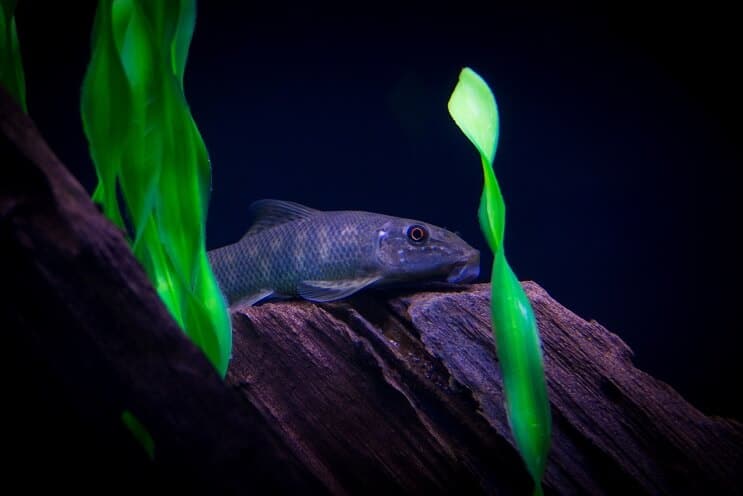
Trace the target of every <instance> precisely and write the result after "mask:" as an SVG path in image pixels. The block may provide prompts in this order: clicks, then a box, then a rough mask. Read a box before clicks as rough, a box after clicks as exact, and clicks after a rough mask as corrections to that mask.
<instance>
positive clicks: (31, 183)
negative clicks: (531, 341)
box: [0, 90, 743, 495]
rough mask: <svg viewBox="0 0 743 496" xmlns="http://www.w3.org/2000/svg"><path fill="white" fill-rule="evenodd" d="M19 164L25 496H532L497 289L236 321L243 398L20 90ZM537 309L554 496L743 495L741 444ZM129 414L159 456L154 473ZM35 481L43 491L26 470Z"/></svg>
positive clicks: (13, 216) (16, 285)
mask: <svg viewBox="0 0 743 496" xmlns="http://www.w3.org/2000/svg"><path fill="white" fill-rule="evenodd" d="M0 164H1V165H2V166H1V167H0V246H1V247H2V257H0V274H2V276H3V284H4V287H5V288H6V295H5V296H4V297H3V298H0V315H1V316H2V330H3V334H4V336H6V337H7V338H9V339H7V340H5V342H4V343H3V351H4V356H5V359H4V360H3V361H2V367H3V370H2V372H3V374H2V376H3V378H4V382H5V384H4V390H3V403H4V405H6V406H4V408H3V414H2V415H3V417H2V421H3V426H5V427H6V430H7V433H6V434H7V435H6V437H4V449H5V452H6V453H11V454H12V455H11V456H12V458H11V461H10V463H9V464H5V465H4V466H3V471H2V473H3V477H4V479H5V482H6V483H8V484H12V482H21V483H23V484H24V487H26V488H36V487H38V486H40V485H46V484H53V485H54V488H55V489H56V490H59V489H61V488H74V489H77V490H78V491H79V490H81V489H82V490H89V491H91V492H92V491H95V492H100V490H101V489H103V490H106V491H109V490H111V489H113V490H116V489H129V490H141V489H144V488H146V489H147V490H148V491H150V490H152V489H153V488H157V487H161V488H163V489H169V490H170V491H171V492H173V491H174V490H176V489H178V490H186V491H188V492H195V491H197V490H205V491H207V492H208V493H209V494H212V493H214V494H221V493H238V492H239V493H241V494H246V493H254V492H260V491H258V490H259V489H262V490H263V491H265V492H270V493H292V494H296V493H332V494H356V493H372V492H378V491H387V492H392V493H400V492H407V493H422V492H424V491H425V492H429V493H446V492H457V493H497V494H529V492H530V488H531V482H530V480H529V477H528V475H527V473H526V471H525V469H524V468H523V465H522V463H521V461H520V459H519V457H518V454H517V452H516V451H515V449H514V448H513V445H512V441H511V437H510V433H509V430H508V426H507V422H506V419H505V413H504V410H503V406H502V389H501V380H500V375H499V371H498V367H497V359H496V356H495V353H494V349H493V344H492V337H491V335H490V332H489V328H488V325H489V324H488V322H489V319H488V287H487V286H486V285H475V286H469V287H458V288H454V287H447V286H439V287H437V288H430V290H428V291H426V292H419V293H412V292H411V293H404V292H398V293H366V294H362V295H359V296H357V297H356V298H353V299H351V300H349V301H346V302H338V303H332V304H326V305H315V304H311V303H307V302H283V303H268V304H265V305H262V306H260V307H252V308H240V309H236V311H235V312H234V313H233V326H234V344H235V347H234V352H233V361H232V364H231V367H230V371H229V374H228V377H227V383H226V384H225V383H224V382H222V381H220V380H219V378H218V377H217V375H216V374H215V373H214V371H213V370H212V369H211V367H210V365H209V364H208V362H207V361H206V359H205V358H204V357H203V356H202V355H201V354H200V353H199V352H198V350H196V349H195V348H194V347H193V346H192V345H191V344H190V343H189V342H188V341H187V340H186V338H185V337H184V336H183V334H182V333H181V332H180V330H179V329H178V328H177V327H176V325H175V324H174V322H173V321H172V319H171V318H170V317H169V315H168V313H167V311H166V310H165V308H164V307H163V305H162V304H161V303H160V301H159V299H158V297H157V295H156V293H155V292H154V290H153V289H152V288H151V286H150V285H149V283H148V282H147V279H146V277H145V275H144V273H143V272H142V270H141V268H140V267H139V265H138V264H137V263H136V261H135V260H134V259H133V258H132V256H131V254H130V252H129V250H128V248H127V246H126V243H125V240H124V237H123V236H122V234H121V233H120V232H119V231H118V230H117V229H116V228H114V227H113V226H112V225H111V224H110V223H108V222H107V221H106V220H105V219H104V218H103V217H102V216H101V215H100V213H99V212H98V210H97V209H96V208H95V206H94V205H93V204H92V203H91V202H90V200H89V198H88V195H87V194H86V193H85V191H84V190H83V189H82V188H81V187H80V186H79V184H77V182H76V181H75V180H74V178H72V177H71V176H70V175H69V173H68V172H67V171H66V170H65V168H64V167H63V166H62V164H61V163H60V162H59V161H58V160H57V158H56V157H55V156H54V155H53V154H52V152H51V151H50V150H49V149H48V147H47V146H46V144H45V143H44V141H43V140H42V139H41V138H40V136H39V135H38V132H37V131H36V129H35V128H34V126H33V124H32V123H31V122H30V121H29V120H28V119H27V117H26V116H24V115H22V114H21V113H20V111H19V110H18V108H17V106H15V105H14V104H13V103H12V102H10V101H9V99H8V98H7V96H6V94H5V93H4V92H3V91H2V90H0ZM525 287H526V290H527V293H528V295H529V297H530V298H531V300H532V303H533V305H534V309H535V312H536V315H537V319H538V322H539V327H540V331H541V333H542V337H543V341H544V350H545V362H546V369H547V376H548V377H547V378H548V386H549V392H550V399H551V402H552V411H553V419H554V429H553V430H554V435H553V448H552V451H551V453H550V458H549V463H548V468H547V474H546V477H545V489H546V491H547V493H548V494H549V493H551V494H623V495H624V494H701V493H705V494H706V493H714V494H732V493H736V491H740V485H739V483H740V474H741V473H743V461H742V459H743V454H742V451H743V449H742V448H741V446H742V444H743V429H742V428H741V425H740V424H738V423H736V422H734V421H731V420H725V419H719V418H709V417H706V416H704V415H703V414H702V413H700V412H699V411H697V410H696V409H695V408H694V407H692V406H691V405H689V404H688V403H687V402H685V401H684V400H683V398H681V397H680V396H679V395H678V394H677V393H676V392H674V391H673V389H671V388H670V387H668V386H667V385H665V384H664V383H662V382H660V381H657V380H655V379H653V378H652V377H650V376H648V375H647V374H645V373H643V372H642V371H640V370H638V369H636V368H635V367H634V366H633V365H632V363H631V360H630V356H631V352H630V350H629V349H628V348H627V346H626V345H625V344H624V343H623V342H622V341H621V340H620V339H619V338H618V337H617V336H615V335H613V334H611V333H610V332H608V331H607V330H606V329H604V328H603V327H601V326H600V325H599V324H597V323H595V322H586V321H584V320H582V319H580V318H579V317H577V316H575V315H574V314H572V313H571V312H569V311H568V310H566V309H565V308H563V307H562V306H560V305H559V304H558V303H557V302H555V301H554V300H553V299H551V298H550V297H549V296H548V295H547V294H546V293H545V292H544V290H542V289H541V288H539V286H537V285H536V284H534V283H526V284H525ZM124 410H129V411H131V412H133V413H134V415H135V416H136V417H137V418H138V419H139V420H140V421H141V422H142V424H143V425H144V426H145V427H146V428H147V430H148V431H149V432H150V434H151V435H152V437H153V438H154V441H155V458H154V461H149V460H148V459H147V457H146V455H145V453H144V450H142V449H141V448H140V447H139V446H138V445H137V444H136V442H135V441H134V440H133V437H132V436H131V435H130V433H129V432H128V431H126V429H125V428H124V427H123V424H122V422H121V420H120V418H121V413H122V412H123V411H124ZM31 467H33V468H35V473H37V474H39V475H38V477H28V476H27V475H26V472H25V471H24V470H20V469H19V468H24V469H26V468H31ZM98 476H102V477H105V479H106V482H105V486H101V485H99V483H98V482H97V480H96V482H93V480H95V479H97V478H98Z"/></svg>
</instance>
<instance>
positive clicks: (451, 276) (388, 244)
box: [376, 218, 480, 283]
mask: <svg viewBox="0 0 743 496" xmlns="http://www.w3.org/2000/svg"><path fill="white" fill-rule="evenodd" d="M376 258H377V261H378V262H379V264H380V265H381V269H382V273H383V279H384V281H385V282H409V281H419V280H433V281H447V282H451V283H466V282H471V281H473V280H475V279H476V278H477V276H478V275H479V274H480V252H479V251H478V250H476V249H474V248H473V247H471V246H470V245H469V244H467V243H466V242H465V241H464V240H463V239H462V238H460V237H459V236H458V235H456V234H455V233H453V232H451V231H448V230H446V229H444V228H442V227H438V226H434V225H432V224H429V223H426V222H421V221H418V220H412V219H401V218H392V219H390V220H387V221H386V222H385V223H384V224H383V225H382V226H381V227H380V228H379V229H378V231H377V245H376Z"/></svg>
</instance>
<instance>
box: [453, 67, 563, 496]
mask: <svg viewBox="0 0 743 496" xmlns="http://www.w3.org/2000/svg"><path fill="white" fill-rule="evenodd" d="M449 113H450V114H451V116H452V118H453V119H454V122H456V123H457V126H459V128H460V129H461V130H462V132H463V133H464V134H465V136H467V138H468V139H469V140H470V141H471V142H472V144H473V145H475V148H477V150H478V152H479V153H480V159H481V162H482V170H483V175H484V182H485V185H484V187H483V192H482V197H481V198H480V209H479V220H480V228H481V229H482V232H483V234H484V235H485V238H486V239H487V242H488V245H489V246H490V249H491V250H492V252H493V255H494V260H493V271H492V277H491V291H492V294H491V312H492V317H493V335H494V337H495V343H496V349H497V352H498V358H499V360H500V365H501V371H502V373H503V384H504V390H505V397H506V413H507V414H508V420H509V423H510V425H511V431H512V432H513V437H514V440H515V441H516V446H517V447H518V449H519V452H520V453H521V457H522V458H523V460H524V462H525V463H526V467H527V469H528V470H529V473H530V474H531V476H532V478H533V479H534V485H535V489H534V493H535V494H542V482H541V481H542V476H543V475H544V468H545V463H546V458H547V452H548V451H549V446H550V431H551V418H550V408H549V401H548V399H547V385H546V382H545V377H544V364H543V359H542V349H541V343H540V340H539V332H538V330H537V325H536V320H535V318H534V312H533V310H532V308H531V304H530V303H529V299H528V298H527V297H526V294H525V293H524V290H523V288H522V286H521V284H520V283H519V280H518V279H517V278H516V275H515V274H514V273H513V271H512V270H511V267H510V266H509V265H508V262H507V261H506V255H505V253H504V250H503V236H504V232H505V218H506V217H505V214H506V206H505V203H504V201H503V196H502V194H501V191H500V187H499V186H498V180H497V179H496V178H495V173H494V172H493V159H494V158H495V150H496V148H497V144H498V108H497V106H496V103H495V98H494V97H493V93H492V92H491V91H490V88H489V87H488V85H487V83H485V81H483V80H482V78H481V77H480V76H478V75H477V74H476V73H475V72H474V71H473V70H471V69H469V68H465V69H463V70H462V72H461V73H460V75H459V82H458V83H457V86H456V87H455V88H454V92H453V93H452V95H451V98H450V99H449Z"/></svg>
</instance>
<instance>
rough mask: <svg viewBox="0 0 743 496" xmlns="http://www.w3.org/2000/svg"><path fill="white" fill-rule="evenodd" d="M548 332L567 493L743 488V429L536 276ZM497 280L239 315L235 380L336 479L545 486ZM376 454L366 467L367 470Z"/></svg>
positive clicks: (555, 477)
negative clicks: (509, 370) (521, 450)
mask: <svg viewBox="0 0 743 496" xmlns="http://www.w3.org/2000/svg"><path fill="white" fill-rule="evenodd" d="M524 287H525V289H526V292H527V294H528V296H529V298H530V300H531V302H532V305H533V306H534V310H535V313H536V316H537V320H538V323H539V329H540V333H541V335H542V339H543V346H544V352H545V367H546V373H547V380H548V388H549V394H550V402H551V406H552V415H553V448H552V451H551V453H550V456H549V462H548V466H547V473H546V476H545V489H546V492H547V493H552V494H592V495H595V494H617V495H620V494H621V495H627V494H633V495H636V494H737V493H739V492H740V491H741V488H742V487H743V486H741V477H743V427H742V426H741V424H739V423H737V422H735V421H732V420H726V419H721V418H709V417H706V416H705V415H703V414H702V413H701V412H699V411H698V410H696V409H695V408H694V407H693V406H692V405H690V404H689V403H687V402H686V401H685V400H684V399H683V398H682V397H681V396H680V395H679V394H678V393H676V392H675V391H674V390H673V389H672V388H671V387H669V386H668V385H666V384H664V383H663V382H661V381H658V380H656V379H654V378H653V377H651V376H649V375H648V374H646V373H644V372H642V371H641V370H638V369H637V368H635V367H634V366H633V364H632V361H631V356H632V352H631V350H630V349H629V348H628V347H627V345H626V344H625V343H624V342H622V340H621V339H620V338H619V337H617V336H616V335H614V334H612V333H610V332H609V331H607V330H606V329H605V328H604V327H602V326H601V325H600V324H598V323H596V322H586V321H584V320H583V319H581V318H580V317H578V316H576V315H575V314H573V313H571V312H570V311H569V310H567V309H565V308H564V307H562V306H561V305H560V304H559V303H557V302H556V301H555V300H553V299H552V298H550V296H549V295H548V294H547V293H546V292H545V291H544V290H543V289H542V288H540V287H539V286H538V285H537V284H535V283H533V282H527V283H524ZM489 293H490V287H489V285H486V284H480V285H475V286H471V287H463V288H462V287H460V288H452V287H448V288H447V287H445V286H443V287H442V288H441V289H440V290H438V291H429V292H419V293H402V294H397V295H394V294H392V295H391V294H390V293H382V294H376V295H370V294H367V295H360V296H358V297H356V298H353V299H352V300H350V301H348V302H337V303H333V304H325V305H320V306H318V305H314V304H311V303H301V302H295V303H275V304H271V303H268V304H265V305H262V306H259V307H247V308H241V309H239V310H238V311H237V312H235V313H234V315H233V329H234V336H235V356H234V359H233V362H232V366H231V368H230V372H229V374H228V378H229V381H230V382H231V383H232V384H234V385H235V387H236V388H237V389H238V390H240V391H241V392H242V393H243V395H244V396H245V398H246V400H247V403H249V404H252V405H255V406H257V407H258V408H259V409H260V410H261V411H262V412H263V414H264V415H265V416H266V417H267V418H271V419H274V421H273V422H271V424H272V425H273V426H274V427H275V428H276V429H277V433H278V435H280V436H282V437H283V438H284V439H285V440H286V442H287V444H291V445H293V446H294V449H295V451H296V452H297V453H302V458H303V459H304V460H306V462H307V464H308V466H309V467H311V468H312V469H313V471H314V472H315V474H317V476H318V477H319V478H321V479H322V480H323V481H324V482H325V484H326V485H327V486H328V487H332V488H334V489H337V490H338V492H341V490H344V491H345V492H348V493H355V492H364V491H365V490H368V489H370V488H374V490H375V491H377V490H379V491H383V490H395V489H400V488H402V489H404V491H405V492H409V493H416V494H417V493H423V492H424V491H425V492H429V491H432V492H436V493H445V492H446V493H453V492H460V491H462V492H464V493H469V492H473V493H480V492H484V493H498V494H529V490H530V481H529V476H528V474H527V473H526V471H525V469H524V468H523V465H522V464H521V462H520V460H519V458H518V455H517V453H516V451H515V449H514V447H513V445H512V442H513V441H512V437H511V434H510V432H509V429H508V425H507V420H506V416H505V411H504V408H503V405H502V402H503V391H502V386H501V385H502V381H501V376H500V372H499V369H498V360H497V357H496V354H495V350H494V346H493V339H492V335H491V333H490V328H489V300H490V294H489ZM362 467H363V470H360V468H362Z"/></svg>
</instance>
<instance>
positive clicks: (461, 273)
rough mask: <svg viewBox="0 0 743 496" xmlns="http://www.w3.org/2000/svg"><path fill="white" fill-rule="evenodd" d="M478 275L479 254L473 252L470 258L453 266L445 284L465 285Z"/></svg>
mask: <svg viewBox="0 0 743 496" xmlns="http://www.w3.org/2000/svg"><path fill="white" fill-rule="evenodd" d="M479 275H480V252H479V251H475V252H474V253H473V254H472V255H471V256H470V258H468V259H467V260H465V261H463V262H458V263H456V264H454V267H453V268H452V271H451V272H450V273H449V276H448V277H447V278H446V282H451V283H455V284H457V283H467V282H472V281H474V280H475V279H477V276H479Z"/></svg>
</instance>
